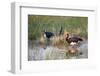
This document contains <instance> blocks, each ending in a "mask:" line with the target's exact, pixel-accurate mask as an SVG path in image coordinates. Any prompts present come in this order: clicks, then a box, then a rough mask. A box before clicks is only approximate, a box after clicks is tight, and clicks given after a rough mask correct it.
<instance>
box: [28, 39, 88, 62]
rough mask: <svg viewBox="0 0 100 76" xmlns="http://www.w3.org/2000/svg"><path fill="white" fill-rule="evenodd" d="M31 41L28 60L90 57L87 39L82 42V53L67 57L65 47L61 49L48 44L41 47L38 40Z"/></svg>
mask: <svg viewBox="0 0 100 76" xmlns="http://www.w3.org/2000/svg"><path fill="white" fill-rule="evenodd" d="M33 43H34V42H32V41H30V42H29V43H28V44H29V46H28V60H29V61H32V60H55V59H72V58H74V59H78V58H87V57H88V43H87V41H85V42H82V44H81V45H80V46H79V52H81V53H82V54H81V55H78V56H73V57H70V58H69V57H67V56H66V51H67V50H65V49H59V48H57V47H53V46H47V47H46V48H43V47H41V46H40V45H39V44H38V41H36V42H35V45H34V44H33Z"/></svg>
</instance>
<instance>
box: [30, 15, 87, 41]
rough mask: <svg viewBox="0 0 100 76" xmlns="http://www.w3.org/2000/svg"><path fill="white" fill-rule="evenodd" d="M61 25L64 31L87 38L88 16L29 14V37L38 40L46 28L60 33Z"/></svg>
mask: <svg viewBox="0 0 100 76" xmlns="http://www.w3.org/2000/svg"><path fill="white" fill-rule="evenodd" d="M61 26H62V27H63V32H64V31H65V30H66V31H68V32H70V33H72V34H76V35H79V36H81V37H84V38H87V34H88V33H87V26H88V18H87V17H71V16H41V15H28V39H29V40H37V39H38V38H40V36H41V32H43V31H45V30H46V31H50V32H53V33H58V32H59V31H60V29H61Z"/></svg>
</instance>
